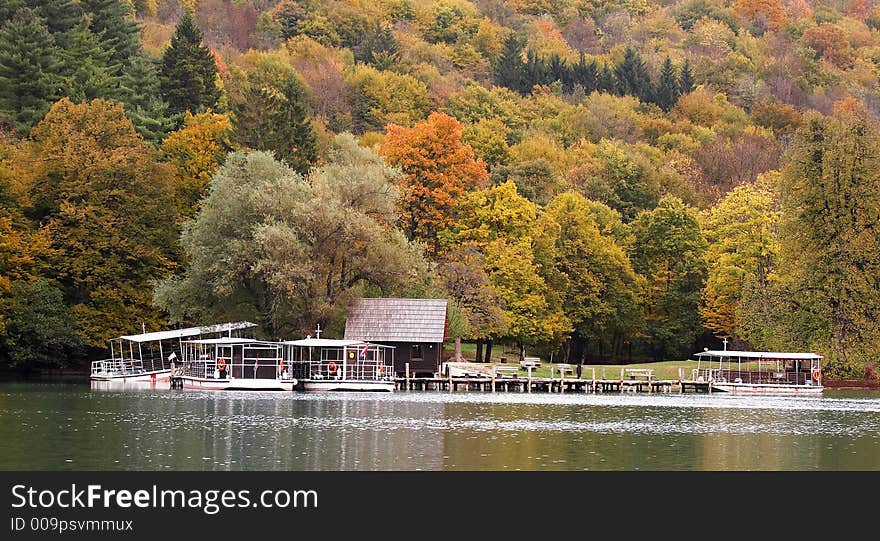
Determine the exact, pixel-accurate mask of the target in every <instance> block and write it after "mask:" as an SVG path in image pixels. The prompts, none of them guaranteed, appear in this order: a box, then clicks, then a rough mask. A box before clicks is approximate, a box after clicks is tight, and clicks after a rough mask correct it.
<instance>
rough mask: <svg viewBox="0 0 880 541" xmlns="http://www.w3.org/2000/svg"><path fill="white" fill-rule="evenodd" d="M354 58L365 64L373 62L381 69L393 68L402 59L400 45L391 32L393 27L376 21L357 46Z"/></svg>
mask: <svg viewBox="0 0 880 541" xmlns="http://www.w3.org/2000/svg"><path fill="white" fill-rule="evenodd" d="M354 59H355V60H356V61H358V62H363V63H364V64H372V65H374V66H376V68H377V69H380V70H386V69H392V68H393V67H394V66H395V65H396V64H397V63H398V61H399V60H400V47H399V46H398V45H397V40H395V39H394V35H393V34H392V33H391V28H390V27H388V26H385V25H383V24H382V23H381V22H379V21H376V23H375V24H374V25H373V26H372V27H371V28H370V29H369V31H368V32H367V33H366V35H365V36H364V39H363V41H361V43H360V44H359V45H358V46H357V47H355V50H354Z"/></svg>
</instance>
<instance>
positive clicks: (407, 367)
mask: <svg viewBox="0 0 880 541" xmlns="http://www.w3.org/2000/svg"><path fill="white" fill-rule="evenodd" d="M406 390H407V391H409V363H406Z"/></svg>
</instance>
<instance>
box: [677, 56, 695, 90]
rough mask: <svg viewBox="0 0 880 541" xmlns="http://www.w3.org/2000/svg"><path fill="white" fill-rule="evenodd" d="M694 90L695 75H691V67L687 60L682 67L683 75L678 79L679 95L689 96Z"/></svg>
mask: <svg viewBox="0 0 880 541" xmlns="http://www.w3.org/2000/svg"><path fill="white" fill-rule="evenodd" d="M693 90H694V74H693V73H691V65H690V62H688V60H687V59H685V61H684V65H683V66H682V67H681V75H680V76H679V78H678V93H679V94H687V93H688V92H692V91H693Z"/></svg>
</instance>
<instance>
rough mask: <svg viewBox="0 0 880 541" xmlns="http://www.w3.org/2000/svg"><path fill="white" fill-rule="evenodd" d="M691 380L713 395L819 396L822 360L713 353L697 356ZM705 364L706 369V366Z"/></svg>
mask: <svg viewBox="0 0 880 541" xmlns="http://www.w3.org/2000/svg"><path fill="white" fill-rule="evenodd" d="M696 357H697V360H698V362H697V368H695V369H694V371H693V376H692V379H693V380H694V381H696V382H706V383H707V384H708V383H711V385H712V391H713V392H714V391H721V392H730V393H740V394H785V395H788V394H791V395H819V394H821V393H822V389H823V387H822V365H821V361H822V356H821V355H816V354H815V353H797V352H774V351H737V350H727V349H724V350H714V351H709V350H707V351H702V352H700V353H697V354H696ZM703 363H705V365H703Z"/></svg>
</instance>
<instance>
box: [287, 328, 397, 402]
mask: <svg viewBox="0 0 880 541" xmlns="http://www.w3.org/2000/svg"><path fill="white" fill-rule="evenodd" d="M320 333H321V330H320V328H319V329H318V330H317V331H316V334H317V335H318V338H312V337H311V336H308V337H306V338H304V339H302V340H292V341H287V342H283V344H284V359H285V360H286V361H287V362H288V363H289V366H290V368H291V370H292V371H293V375H294V377H295V378H296V379H297V382H298V383H297V386H296V387H295V388H296V390H300V391H384V392H390V391H393V390H394V376H393V369H394V347H393V346H385V345H380V344H371V343H369V342H363V341H360V340H336V339H327V338H320Z"/></svg>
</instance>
